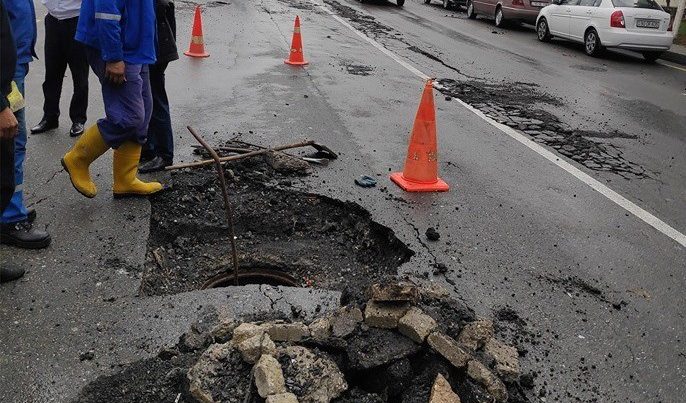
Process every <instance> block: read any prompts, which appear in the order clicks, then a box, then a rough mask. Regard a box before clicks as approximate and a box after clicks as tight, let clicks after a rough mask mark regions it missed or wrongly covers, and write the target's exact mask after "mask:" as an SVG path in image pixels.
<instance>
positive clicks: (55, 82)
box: [34, 14, 67, 132]
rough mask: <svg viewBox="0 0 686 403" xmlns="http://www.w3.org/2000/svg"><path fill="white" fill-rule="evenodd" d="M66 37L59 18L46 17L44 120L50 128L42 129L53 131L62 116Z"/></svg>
mask: <svg viewBox="0 0 686 403" xmlns="http://www.w3.org/2000/svg"><path fill="white" fill-rule="evenodd" d="M64 40H65V35H64V34H63V32H62V30H61V29H60V22H59V21H58V20H57V18H55V17H53V16H51V15H50V14H48V15H47V16H46V17H45V81H44V82H43V95H44V97H45V101H44V102H43V120H45V121H46V122H47V123H48V126H46V127H43V128H39V130H38V131H34V132H39V131H40V129H47V130H49V129H51V128H54V127H56V126H57V123H58V119H59V116H60V97H61V95H62V83H63V81H64V73H65V71H66V69H67V55H66V54H65V52H64V46H63V42H64Z"/></svg>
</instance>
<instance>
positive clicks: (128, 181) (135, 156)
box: [112, 66, 163, 198]
mask: <svg viewBox="0 0 686 403" xmlns="http://www.w3.org/2000/svg"><path fill="white" fill-rule="evenodd" d="M126 79H127V83H126V85H129V84H131V85H130V86H128V88H126V91H125V92H124V93H122V94H120V97H121V100H122V101H124V103H128V104H131V105H135V104H137V105H139V107H141V108H142V113H143V119H142V120H141V121H139V122H137V123H138V125H137V127H136V129H135V130H134V131H133V133H132V136H131V137H130V138H129V139H128V140H127V141H125V142H124V143H122V144H121V146H119V147H118V148H117V149H115V150H114V157H113V164H112V167H113V170H112V171H113V174H114V186H113V188H112V190H113V192H114V197H115V198H118V197H129V196H147V195H151V194H153V193H157V192H159V191H160V190H162V189H163V187H162V184H161V183H158V182H147V183H146V182H142V181H141V180H140V179H138V178H137V174H138V162H139V161H140V157H141V149H142V145H143V144H145V142H146V140H147V136H148V124H149V123H150V116H151V115H152V95H151V93H150V74H149V70H148V66H140V68H139V69H138V71H137V72H136V71H134V70H133V69H131V71H130V72H129V66H127V74H126ZM139 111H140V110H139ZM132 123H133V122H132Z"/></svg>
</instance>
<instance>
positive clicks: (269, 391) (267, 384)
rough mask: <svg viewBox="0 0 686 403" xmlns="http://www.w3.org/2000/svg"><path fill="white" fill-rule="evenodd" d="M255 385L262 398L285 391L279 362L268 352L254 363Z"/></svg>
mask: <svg viewBox="0 0 686 403" xmlns="http://www.w3.org/2000/svg"><path fill="white" fill-rule="evenodd" d="M255 386H257V393H259V395H260V396H262V397H263V398H266V397H267V396H269V395H278V394H281V393H286V383H285V381H284V378H283V371H282V370H281V364H279V362H278V361H277V360H276V358H274V357H272V356H271V355H269V354H263V355H262V357H260V359H259V361H257V364H255Z"/></svg>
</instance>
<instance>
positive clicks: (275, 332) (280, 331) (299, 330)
mask: <svg viewBox="0 0 686 403" xmlns="http://www.w3.org/2000/svg"><path fill="white" fill-rule="evenodd" d="M262 327H263V328H264V329H265V331H266V332H267V334H268V335H269V337H271V339H272V340H274V341H291V342H297V341H301V340H302V339H304V338H306V337H309V336H310V330H309V329H308V328H307V326H306V325H305V324H303V323H300V322H295V323H267V324H264V325H263V326H262Z"/></svg>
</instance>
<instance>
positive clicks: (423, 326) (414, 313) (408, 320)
mask: <svg viewBox="0 0 686 403" xmlns="http://www.w3.org/2000/svg"><path fill="white" fill-rule="evenodd" d="M437 326H438V324H437V323H436V321H435V320H434V319H433V318H432V317H431V316H429V315H427V314H425V313H424V312H423V311H422V310H421V309H419V308H417V307H413V308H411V309H410V310H409V311H407V313H406V314H405V315H404V316H403V317H402V318H400V320H398V331H400V333H402V334H403V335H405V336H407V337H409V338H410V340H412V341H414V342H416V343H424V340H426V338H427V337H428V336H429V334H431V332H433V331H434V330H435V329H436V327H437Z"/></svg>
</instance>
